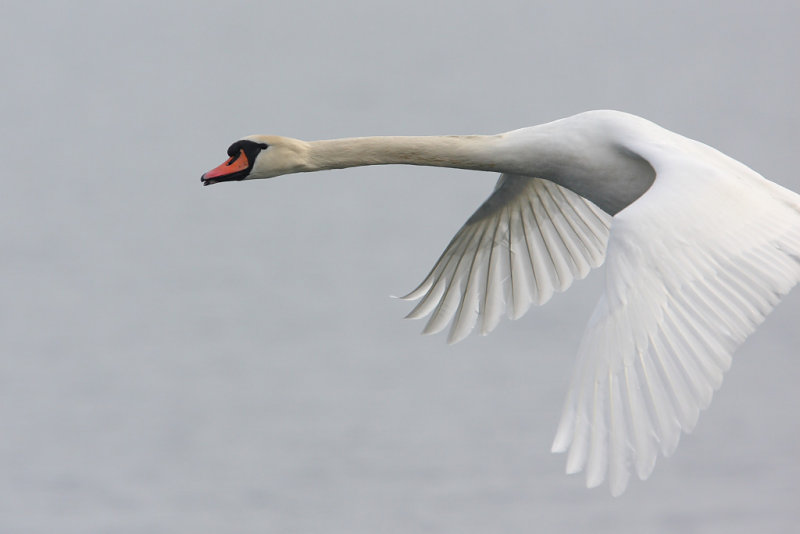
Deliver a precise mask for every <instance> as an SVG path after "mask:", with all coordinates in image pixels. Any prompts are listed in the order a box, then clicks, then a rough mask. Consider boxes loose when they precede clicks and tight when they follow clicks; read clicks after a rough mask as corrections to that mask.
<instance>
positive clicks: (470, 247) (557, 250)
mask: <svg viewBox="0 0 800 534" xmlns="http://www.w3.org/2000/svg"><path fill="white" fill-rule="evenodd" d="M610 221H611V217H610V216H609V215H607V214H606V213H605V212H603V211H602V210H600V209H599V208H597V207H596V206H594V205H593V204H592V203H590V202H589V201H587V200H585V199H583V198H581V197H580V196H578V195H576V194H575V193H573V192H571V191H569V190H568V189H565V188H563V187H561V186H558V185H556V184H554V183H552V182H548V181H546V180H543V179H539V178H530V177H527V176H517V175H510V174H504V175H502V176H501V177H500V179H499V180H498V182H497V186H496V187H495V190H494V192H493V193H492V195H491V196H490V197H489V198H488V199H487V200H486V202H484V203H483V204H482V205H481V206H480V208H478V210H477V211H476V212H475V213H474V214H473V215H472V216H471V217H470V218H469V220H468V221H467V222H466V223H465V224H464V226H463V227H462V228H461V229H460V230H459V231H458V233H457V234H456V235H455V236H454V237H453V239H452V240H451V241H450V243H449V244H448V246H447V248H446V249H445V251H444V253H443V254H442V255H441V257H440V258H439V260H438V261H437V262H436V264H435V265H434V267H433V269H431V271H430V273H429V274H428V275H427V276H426V277H425V279H424V280H423V282H422V283H421V284H420V285H419V286H418V287H417V288H416V289H414V290H413V291H412V292H411V293H409V294H408V295H406V296H405V297H402V298H403V299H406V300H416V299H420V301H419V303H418V304H417V305H416V306H415V307H414V309H413V310H411V312H410V313H409V314H408V316H407V317H408V318H411V319H417V318H421V317H424V316H426V315H430V316H431V317H430V319H429V320H428V323H427V325H426V327H425V329H424V332H425V333H434V332H439V331H441V330H443V329H444V328H445V327H446V326H447V324H448V323H449V322H451V321H452V326H451V328H450V333H449V336H448V342H451V343H454V342H456V341H459V340H461V339H463V338H464V337H466V336H467V335H468V334H469V333H470V332H471V331H472V330H473V329H474V328H475V327H476V326H479V329H480V332H481V334H488V333H489V332H491V331H492V330H493V329H494V328H495V327H496V326H497V324H498V322H499V321H500V318H501V317H502V315H503V313H504V312H505V313H506V314H507V315H508V316H509V317H510V318H512V319H516V318H519V317H521V316H522V315H523V314H524V313H525V312H526V311H527V310H528V309H529V308H530V306H531V304H543V303H545V302H547V301H548V300H549V299H550V297H551V296H552V295H553V293H554V292H556V291H563V290H564V289H566V288H567V287H569V286H570V285H571V284H572V282H573V281H574V280H576V279H580V278H583V277H585V276H586V274H587V273H588V272H589V270H590V269H591V268H592V267H597V266H599V265H600V264H602V262H603V258H604V256H605V247H606V242H607V240H608V231H609V226H610Z"/></svg>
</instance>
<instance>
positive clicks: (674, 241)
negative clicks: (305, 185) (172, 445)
mask: <svg viewBox="0 0 800 534" xmlns="http://www.w3.org/2000/svg"><path fill="white" fill-rule="evenodd" d="M228 155H229V156H230V158H229V159H228V160H227V161H226V162H225V163H223V164H222V165H220V166H219V167H217V168H215V169H213V170H211V171H209V172H207V173H206V174H204V175H203V176H202V182H203V184H204V185H209V184H213V183H217V182H224V181H232V180H249V179H254V178H270V177H273V176H278V175H282V174H289V173H296V172H310V171H318V170H324V169H339V168H345V167H355V166H361V165H382V164H410V165H432V166H443V167H457V168H461V169H474V170H482V171H493V172H499V173H501V176H500V179H499V180H498V182H497V185H496V187H495V189H494V192H493V193H492V194H491V196H489V198H488V199H487V200H486V201H485V202H484V203H483V205H481V206H480V207H479V208H478V210H477V211H476V212H475V213H474V214H473V215H472V217H470V218H469V220H467V222H466V224H464V226H463V227H462V228H461V229H460V230H459V231H458V233H457V234H456V235H455V237H454V238H453V239H452V241H450V244H449V245H448V246H447V248H446V249H445V251H444V253H443V254H442V256H441V257H440V258H439V260H438V261H437V262H436V264H435V265H434V267H433V269H432V270H431V272H430V274H428V276H427V277H426V278H425V280H424V281H423V282H422V283H421V284H420V285H419V287H417V288H416V289H415V290H414V291H412V292H411V293H409V294H408V295H406V296H405V297H403V298H406V299H419V300H420V302H419V303H418V304H417V306H416V307H415V308H414V309H413V310H412V311H411V313H410V314H409V317H412V318H419V317H424V316H427V315H430V316H431V317H430V319H429V321H428V323H427V326H426V327H425V332H426V333H432V332H438V331H440V330H442V329H444V328H445V327H446V326H447V325H448V324H451V325H452V326H451V327H450V335H449V341H450V342H455V341H458V340H460V339H462V338H463V337H465V336H466V335H467V334H468V333H469V332H470V331H471V330H473V329H474V328H475V327H476V326H477V327H478V328H479V329H480V332H481V334H487V333H488V332H490V331H491V330H492V329H493V328H494V327H495V325H497V323H498V321H499V319H500V316H501V315H502V313H503V311H504V310H505V311H506V312H507V314H508V315H509V316H510V317H511V318H517V317H520V316H521V315H522V314H524V313H525V311H526V310H527V309H528V308H529V307H530V305H531V304H543V303H544V302H546V301H547V300H548V299H550V297H551V296H552V295H553V293H554V292H555V291H563V290H565V289H566V288H567V287H569V285H570V284H571V283H572V281H573V280H575V279H579V278H583V277H584V276H586V274H587V273H588V272H589V270H590V269H591V268H592V267H597V266H599V265H600V264H601V263H603V260H604V258H607V262H606V263H607V267H606V272H605V288H604V289H605V290H604V294H603V295H602V297H601V298H600V302H599V303H598V304H597V306H596V308H595V310H594V313H593V315H592V317H591V319H590V321H589V325H588V327H587V329H586V332H585V333H584V336H583V340H582V342H581V345H580V348H579V351H578V363H577V366H576V368H575V371H574V375H573V378H572V382H571V385H570V388H569V393H568V395H567V399H566V402H565V405H564V409H563V414H562V417H561V422H560V423H559V427H558V430H557V432H556V436H555V440H554V442H553V446H552V450H553V452H567V453H568V454H567V467H566V470H567V473H576V472H579V471H581V470H584V469H585V470H586V484H587V486H588V487H594V486H597V485H599V484H600V483H601V482H602V481H603V480H604V479H605V478H606V477H608V480H609V486H610V490H611V493H612V494H613V495H619V494H621V493H622V492H623V491H624V490H625V488H626V486H627V483H628V478H629V471H635V472H636V474H637V475H638V476H639V478H641V479H646V478H647V477H648V476H649V475H650V473H651V472H652V470H653V467H654V465H655V461H656V457H657V455H658V451H659V450H660V451H661V453H663V454H664V455H665V456H668V455H670V454H671V453H672V452H673V451H674V450H675V448H676V446H677V444H678V440H679V438H680V435H681V431H682V430H683V431H685V432H689V431H690V430H691V429H692V428H693V427H694V425H695V423H696V421H697V418H698V415H699V412H700V410H702V409H704V408H705V407H706V406H708V404H709V403H710V401H711V396H712V394H713V392H714V390H715V389H717V388H718V387H719V386H720V384H721V382H722V375H723V373H724V372H725V371H726V370H727V369H728V367H729V366H730V364H731V355H732V353H733V352H734V350H735V349H736V348H737V347H738V345H739V344H741V343H742V342H743V341H744V339H745V338H746V337H747V336H748V335H749V334H750V333H751V332H753V330H754V329H755V328H756V326H757V325H758V324H759V323H761V321H763V320H764V318H765V316H766V315H767V314H768V313H769V312H770V311H771V310H772V309H773V307H775V305H776V304H777V303H778V301H779V300H780V298H781V297H782V296H783V295H785V294H786V293H788V292H789V290H790V289H791V288H792V287H793V286H794V285H795V284H796V283H797V282H798V280H800V195H797V194H795V193H793V192H791V191H789V190H787V189H784V188H782V187H780V186H778V185H776V184H774V183H772V182H770V181H768V180H766V179H764V178H763V177H762V176H760V175H759V174H758V173H756V172H754V171H753V170H751V169H749V168H748V167H746V166H745V165H743V164H742V163H739V162H737V161H735V160H733V159H731V158H730V157H728V156H726V155H724V154H722V153H720V152H718V151H717V150H715V149H713V148H711V147H708V146H706V145H704V144H702V143H699V142H697V141H693V140H691V139H688V138H686V137H682V136H680V135H678V134H676V133H673V132H671V131H668V130H665V129H663V128H661V127H659V126H657V125H656V124H653V123H652V122H649V121H647V120H645V119H642V118H640V117H636V116H634V115H629V114H626V113H622V112H617V111H590V112H586V113H582V114H579V115H575V116H573V117H569V118H566V119H562V120H558V121H555V122H551V123H548V124H542V125H539V126H533V127H530V128H523V129H520V130H515V131H511V132H508V133H504V134H499V135H488V136H478V135H470V136H437V137H366V138H354V139H337V140H327V141H314V142H303V141H299V140H295V139H287V138H283V137H274V136H263V135H254V136H249V137H245V138H243V139H241V140H239V141H237V142H235V143H234V144H233V145H231V147H230V148H229V149H228Z"/></svg>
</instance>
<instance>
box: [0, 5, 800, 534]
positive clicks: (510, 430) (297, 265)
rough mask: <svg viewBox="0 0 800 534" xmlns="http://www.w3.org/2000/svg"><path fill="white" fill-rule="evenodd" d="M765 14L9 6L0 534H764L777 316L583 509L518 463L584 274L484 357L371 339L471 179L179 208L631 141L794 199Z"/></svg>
mask: <svg viewBox="0 0 800 534" xmlns="http://www.w3.org/2000/svg"><path fill="white" fill-rule="evenodd" d="M799 23H800V7H798V3H797V2H796V1H795V0H788V1H784V2H778V1H764V2H734V1H715V2H697V1H696V0H693V1H691V2H673V1H670V2H665V1H659V2H618V1H617V2H594V1H586V2H531V1H521V2H510V1H506V2H502V1H501V2H485V1H482V2H474V1H469V2H463V1H462V2H435V1H434V2H431V1H430V0H405V1H403V2H392V3H382V2H375V1H367V0H365V1H338V2H299V1H292V2H273V1H261V2H222V1H215V2H198V1H192V2H166V3H165V2H138V3H122V2H120V3H117V2H88V1H81V2H6V3H5V4H4V8H3V16H2V18H1V19H0V54H2V71H3V83H2V86H0V117H2V130H0V135H1V136H2V139H1V141H2V142H0V151H2V154H0V155H1V156H2V157H0V165H2V171H3V172H2V174H1V176H2V183H1V184H0V187H1V188H2V189H1V191H2V192H0V223H2V232H0V250H2V256H0V296H1V297H2V303H3V304H2V307H1V308H0V348H1V349H2V354H0V532H2V533H17V532H19V533H23V532H26V533H27V532H48V533H50V532H68V533H73V532H74V533H87V532H114V533H125V532H148V533H160V532H170V533H174V532H197V533H204V532H209V533H216V532H277V533H292V532H303V533H305V532H325V533H333V532H342V533H375V532H389V533H394V532H437V533H438V532H459V533H466V532H537V531H538V532H592V533H597V532H614V533H623V532H636V533H642V532H690V533H691V532H725V533H736V532H788V531H790V530H792V529H794V528H796V525H797V524H798V521H800V510H799V509H798V490H800V482H798V481H800V462H798V452H797V451H798V450H799V449H800V420H799V418H798V413H797V405H798V395H797V383H798V381H800V362H799V361H798V358H797V346H798V345H799V344H800V332H799V331H798V328H797V317H798V314H800V292H798V291H795V292H794V293H793V294H791V295H790V296H789V297H788V298H787V299H786V301H785V302H784V303H783V304H782V305H781V306H780V307H779V308H778V310H777V311H776V312H775V313H774V314H773V315H772V316H771V317H770V319H769V320H768V321H767V322H766V323H765V325H764V326H763V327H762V328H761V329H760V330H759V331H758V332H757V333H756V334H755V335H754V336H752V338H751V339H750V340H749V341H748V342H747V343H746V344H745V345H744V346H743V347H742V348H741V349H740V350H739V351H738V353H737V354H736V357H735V360H734V365H733V368H732V370H731V371H730V372H729V374H728V376H727V377H726V380H725V384H724V385H723V387H722V389H721V390H720V392H719V393H718V394H717V395H716V398H715V400H714V402H713V403H712V405H711V407H710V408H709V409H708V410H707V412H705V413H704V414H703V415H702V416H701V419H700V423H699V425H698V428H697V429H696V431H695V432H694V433H693V434H692V435H690V436H684V438H683V440H682V444H681V446H680V447H679V448H678V451H677V453H676V454H675V456H674V457H673V458H670V459H668V460H664V459H661V460H660V461H659V463H658V464H657V466H656V470H655V472H654V474H653V476H652V477H651V479H650V480H649V481H647V482H646V483H639V482H638V481H635V482H633V483H632V484H631V486H630V487H629V489H628V492H627V493H626V494H625V495H624V496H622V497H621V498H619V499H612V498H611V497H610V496H609V494H608V491H607V489H606V488H605V487H604V488H602V489H597V490H592V491H589V490H586V489H585V488H584V487H583V479H582V478H581V477H567V476H565V475H564V474H563V468H564V458H563V456H557V455H551V454H550V453H549V452H548V450H549V446H550V441H551V439H552V436H553V433H554V431H555V427H556V423H557V420H558V416H559V412H560V408H561V403H562V401H563V396H564V394H565V391H566V383H567V379H568V376H569V372H570V369H571V367H572V361H573V357H574V353H575V350H576V347H577V343H578V340H579V337H580V334H581V332H582V330H583V326H584V324H585V322H586V320H587V318H588V314H589V312H590V310H591V308H592V307H593V305H594V302H595V300H596V299H597V297H598V294H599V291H600V287H599V282H600V278H601V275H600V274H599V273H593V276H590V277H589V279H588V280H587V281H585V282H583V283H579V284H577V285H576V287H574V288H573V289H571V290H570V291H569V292H568V293H566V294H564V295H559V296H557V297H556V298H555V299H554V300H553V301H552V302H551V303H550V304H548V305H547V306H545V307H544V308H542V309H536V310H532V311H531V312H529V313H528V314H527V315H526V316H525V317H524V318H523V319H521V320H519V321H516V322H509V321H504V322H503V323H502V324H501V325H500V327H499V328H498V329H497V331H496V332H495V333H493V334H492V335H491V336H489V337H486V338H481V337H478V336H473V337H470V338H469V339H467V340H466V341H464V342H462V343H460V344H458V345H455V346H447V345H446V344H445V343H444V337H443V336H438V337H434V338H430V337H422V336H419V335H417V332H418V331H419V329H420V328H421V327H422V325H421V324H420V323H415V322H409V321H403V320H401V317H402V316H403V315H404V314H405V313H406V312H407V311H408V309H409V306H408V304H407V303H402V302H397V301H392V300H391V299H389V298H388V296H389V295H390V294H401V293H403V292H405V291H407V290H409V289H411V288H412V287H413V286H414V285H415V284H416V283H417V282H419V281H420V280H421V278H422V277H423V276H424V274H426V272H427V270H428V269H429V268H430V267H431V266H432V264H433V262H434V260H435V259H436V257H437V256H438V254H439V253H440V252H441V250H442V248H443V247H444V245H445V244H446V243H447V241H448V240H449V239H450V237H451V236H452V234H453V233H454V232H455V231H456V230H457V228H458V227H459V226H460V225H461V224H462V222H463V221H464V220H466V218H467V217H468V216H469V214H470V213H471V212H472V211H473V210H474V209H475V207H476V206H477V205H478V204H479V203H480V202H481V201H482V199H483V198H484V197H485V196H486V195H487V194H488V192H489V191H490V190H491V187H492V185H493V183H494V180H495V177H494V176H491V175H485V174H481V173H470V172H465V171H452V170H444V169H426V168H401V167H382V168H381V167H373V168H362V169H353V170H347V171H335V172H328V173H320V174H316V175H298V176H293V177H282V178H277V179H274V180H269V181H266V180H265V181H260V182H250V183H243V184H222V185H217V186H214V187H209V188H203V187H201V186H200V182H199V177H200V174H201V173H202V172H204V171H206V170H208V169H210V168H212V167H213V166H216V165H217V164H219V163H220V162H221V161H222V160H223V159H224V158H225V149H226V148H227V146H228V144H229V143H231V142H232V141H234V140H235V139H237V138H239V137H240V136H242V135H246V134H250V133H272V134H279V135H289V136H294V137H300V138H305V139H319V138H328V137H344V136H355V135H378V134H440V133H496V132H500V131H506V130H510V129H514V128H518V127H522V126H528V125H532V124H537V123H541V122H546V121H549V120H553V119H556V118H560V117H563V116H566V115H570V114H573V113H577V112H580V111H584V110H587V109H594V108H616V109H622V110H626V111H630V112H633V113H637V114H640V115H643V116H646V117H648V118H650V119H652V120H654V121H656V122H658V123H660V124H662V125H664V126H666V127H668V128H671V129H674V130H677V131H679V132H681V133H683V134H685V135H688V136H690V137H694V138H697V139H700V140H703V141H705V142H707V143H709V144H711V145H713V146H715V147H718V148H720V149H722V150H723V151H725V152H727V153H729V154H731V155H732V156H734V157H736V158H738V159H740V160H741V161H743V162H745V163H747V164H749V165H750V166H752V167H753V168H755V169H757V170H758V171H759V172H761V173H762V174H764V175H765V176H767V177H768V178H770V179H772V180H774V181H776V182H778V183H781V184H783V185H785V186H788V187H790V188H793V189H795V190H800V176H798V174H797V170H796V169H797V153H798V146H800V133H798V132H800V129H799V127H800V107H798V104H797V98H798V95H800V75H799V74H798V71H799V69H798V64H799V63H798V52H797V51H798V47H799V46H800V40H799V39H798V33H797V28H798V26H799Z"/></svg>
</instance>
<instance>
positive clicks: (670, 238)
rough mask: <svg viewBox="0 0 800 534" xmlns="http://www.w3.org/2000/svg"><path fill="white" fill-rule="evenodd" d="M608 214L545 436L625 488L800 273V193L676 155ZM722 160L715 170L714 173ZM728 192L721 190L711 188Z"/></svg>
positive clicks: (701, 401)
mask: <svg viewBox="0 0 800 534" xmlns="http://www.w3.org/2000/svg"><path fill="white" fill-rule="evenodd" d="M657 163H658V161H656V165H654V167H656V170H657V173H658V174H657V178H656V181H655V182H654V184H653V186H652V187H651V189H650V190H649V191H648V192H647V193H646V194H645V195H643V196H642V197H641V198H640V199H639V200H637V201H636V202H634V203H633V204H631V205H630V206H628V207H627V208H626V209H624V210H623V211H621V212H620V213H618V214H617V215H616V216H615V217H614V220H613V222H612V228H611V235H610V238H609V244H608V252H607V268H606V288H605V293H604V295H603V297H602V298H601V300H600V302H599V303H598V305H597V308H596V309H595V312H594V314H593V316H592V319H591V320H590V323H589V326H588V327H587V330H586V332H585V334H584V338H583V341H582V342H581V346H580V349H579V357H578V358H579V359H578V366H577V368H576V371H575V374H574V376H573V380H572V385H571V387H570V391H569V393H568V395H567V400H566V403H565V406H564V412H563V414H562V419H561V422H560V424H559V428H558V431H557V433H556V437H555V440H554V442H553V451H555V452H564V451H568V455H567V472H568V473H574V472H578V471H581V470H584V469H585V471H586V484H587V486H589V487H592V486H596V485H598V484H600V483H601V482H602V481H603V479H604V478H606V477H608V479H609V484H610V487H611V492H612V493H613V494H615V495H618V494H620V493H622V491H624V489H625V486H626V484H627V480H628V473H627V470H628V467H627V466H632V467H635V470H636V473H637V475H638V476H639V478H642V479H644V478H647V477H648V476H649V475H650V473H651V472H652V469H653V466H654V465H655V461H656V457H657V450H658V449H660V450H661V452H662V454H664V455H669V454H671V453H672V452H673V451H674V450H675V447H676V446H677V444H678V441H679V439H680V435H681V431H684V432H689V431H691V429H692V428H693V427H694V425H695V424H696V422H697V419H698V417H699V414H700V411H701V410H702V409H704V408H705V407H707V406H708V405H709V403H710V402H711V397H712V395H713V392H714V390H715V389H717V388H718V387H719V386H720V384H721V382H722V375H723V373H724V372H725V371H726V370H727V369H728V368H729V367H730V363H731V355H732V353H733V351H734V350H735V349H736V348H737V347H738V346H739V345H740V344H741V343H742V342H743V341H744V340H745V338H746V337H747V336H748V335H749V334H750V333H752V332H753V330H754V329H755V328H756V326H758V324H760V323H761V322H762V321H763V320H764V318H765V317H766V316H767V314H768V313H769V312H770V311H771V310H772V309H773V308H774V307H775V305H777V303H778V302H779V300H780V298H781V297H782V296H783V295H785V294H786V293H787V292H788V291H789V290H790V289H791V288H792V287H793V286H794V285H795V284H796V283H797V282H798V281H800V197H798V196H797V195H795V194H794V193H791V192H788V191H786V190H783V189H781V188H778V187H777V186H774V184H771V183H769V182H766V181H765V180H763V178H761V177H760V176H758V175H757V174H755V173H753V172H752V171H750V170H749V169H746V168H744V167H743V166H740V165H739V166H732V165H728V166H727V168H725V166H724V165H723V166H720V167H719V168H709V167H708V166H700V165H693V164H691V162H682V164H675V162H674V160H671V161H670V164H671V165H672V166H671V167H669V168H661V169H658V165H657ZM723 170H724V172H723ZM720 191H723V194H721V193H720Z"/></svg>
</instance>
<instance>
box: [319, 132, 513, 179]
mask: <svg viewBox="0 0 800 534" xmlns="http://www.w3.org/2000/svg"><path fill="white" fill-rule="evenodd" d="M500 138H501V137H500V136H496V135H448V136H416V137H405V136H392V137H353V138H346V139H331V140H325V141H311V142H309V143H308V144H307V146H308V152H307V158H306V161H307V164H308V167H309V168H308V170H309V171H319V170H326V169H343V168H346V167H360V166H364V165H390V164H402V165H426V166H432V167H453V168H459V169H472V170H481V171H499V172H503V171H504V170H505V169H504V168H503V161H502V157H501V153H500V151H499V150H498V143H499V140H500Z"/></svg>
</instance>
